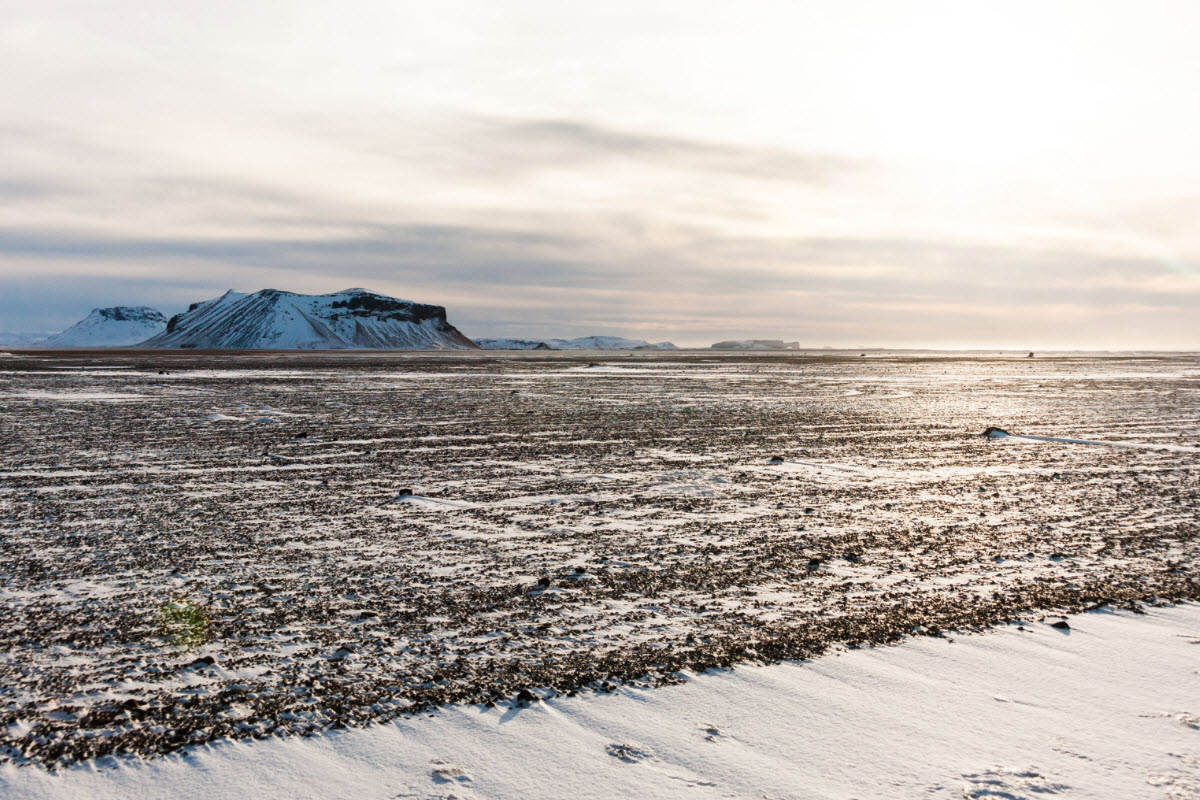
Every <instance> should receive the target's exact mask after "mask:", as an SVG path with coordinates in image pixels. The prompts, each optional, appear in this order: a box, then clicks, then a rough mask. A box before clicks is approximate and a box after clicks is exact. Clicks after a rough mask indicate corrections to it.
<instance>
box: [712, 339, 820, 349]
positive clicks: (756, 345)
mask: <svg viewBox="0 0 1200 800" xmlns="http://www.w3.org/2000/svg"><path fill="white" fill-rule="evenodd" d="M712 349H713V350H799V349H800V343H799V342H785V341H783V340H782V339H739V340H736V341H731V342H717V343H716V344H714V345H713V346H712Z"/></svg>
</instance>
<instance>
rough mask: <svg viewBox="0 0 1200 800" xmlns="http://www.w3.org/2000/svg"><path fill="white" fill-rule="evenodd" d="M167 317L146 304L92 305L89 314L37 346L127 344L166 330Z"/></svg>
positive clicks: (118, 345)
mask: <svg viewBox="0 0 1200 800" xmlns="http://www.w3.org/2000/svg"><path fill="white" fill-rule="evenodd" d="M166 327H167V318H166V317H164V316H163V315H162V312H160V311H158V310H157V309H153V308H148V307H147V306H116V307H114V308H93V309H92V313H90V314H88V315H87V317H85V318H84V319H82V320H80V321H79V322H76V323H75V324H74V325H72V326H71V327H69V328H67V329H66V330H65V331H63V332H62V333H57V334H55V335H54V336H50V337H48V338H47V339H45V340H44V341H42V342H39V343H38V346H39V347H129V346H130V345H135V344H137V343H138V342H141V341H144V340H145V339H148V338H149V337H151V336H155V335H157V334H160V333H162V332H163V331H164V330H166Z"/></svg>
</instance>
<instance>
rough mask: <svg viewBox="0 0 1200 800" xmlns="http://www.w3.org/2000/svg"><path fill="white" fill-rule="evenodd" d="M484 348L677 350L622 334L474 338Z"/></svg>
mask: <svg viewBox="0 0 1200 800" xmlns="http://www.w3.org/2000/svg"><path fill="white" fill-rule="evenodd" d="M475 342H476V343H477V344H478V345H479V346H480V347H482V348H483V349H484V350H677V349H679V348H677V347H676V346H675V345H673V344H671V343H670V342H658V343H656V344H651V343H650V342H647V341H645V340H643V339H626V338H625V337H623V336H581V337H579V338H578V339H476V340H475Z"/></svg>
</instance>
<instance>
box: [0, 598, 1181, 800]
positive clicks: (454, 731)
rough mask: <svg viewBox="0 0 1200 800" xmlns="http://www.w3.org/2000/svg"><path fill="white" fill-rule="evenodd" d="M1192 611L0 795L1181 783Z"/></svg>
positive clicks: (1004, 790)
mask: <svg viewBox="0 0 1200 800" xmlns="http://www.w3.org/2000/svg"><path fill="white" fill-rule="evenodd" d="M1197 631H1200V605H1195V604H1189V605H1180V606H1176V607H1172V608H1164V609H1153V610H1151V611H1150V612H1149V613H1148V614H1146V615H1144V616H1135V615H1133V614H1130V613H1125V612H1121V613H1115V612H1109V611H1101V612H1094V613H1089V614H1083V615H1078V616H1076V617H1073V618H1072V619H1071V632H1070V633H1071V635H1064V634H1063V633H1062V632H1060V631H1057V630H1054V629H1052V628H1050V627H1049V626H1045V625H1041V626H1038V625H1026V626H1024V629H1023V630H1022V629H1020V628H1018V627H1017V626H1015V625H1012V626H1007V627H1005V628H1002V629H1000V630H997V631H993V632H990V633H986V634H981V635H972V636H961V637H950V638H940V639H934V638H922V639H917V640H911V641H907V642H905V643H903V644H900V645H896V646H892V647H883V648H877V649H862V650H853V651H842V652H839V653H837V654H834V655H829V656H826V657H824V658H821V659H818V660H816V661H812V662H805V663H794V662H792V663H784V664H778V665H773V666H741V667H738V668H737V669H736V670H729V671H722V672H715V673H708V674H703V675H695V676H690V680H688V681H687V682H686V683H685V684H682V685H678V686H668V687H662V688H657V689H641V688H624V689H619V690H618V691H616V692H614V693H613V694H611V695H586V696H580V697H574V698H568V697H561V696H560V697H554V696H549V695H548V694H547V693H545V692H541V693H535V698H534V699H533V700H532V701H530V702H521V703H518V702H515V701H514V702H505V703H501V704H499V705H497V706H496V707H495V708H490V709H489V708H484V707H482V706H451V707H448V708H445V709H443V710H441V711H439V712H437V713H435V714H431V715H427V716H421V717H413V718H408V719H404V720H401V721H399V722H395V723H389V724H384V725H377V726H373V727H370V728H366V729H359V730H349V731H339V732H329V733H325V734H322V735H319V736H314V737H311V738H289V739H275V738H268V739H265V740H260V741H251V742H236V743H235V742H226V743H222V744H218V745H213V746H204V747H200V748H197V749H194V750H191V751H188V752H186V753H184V754H179V755H173V756H168V757H165V758H161V759H157V760H151V761H137V760H132V759H126V760H115V759H102V760H101V761H99V762H94V763H90V764H87V765H83V766H78V767H73V768H70V769H65V770H61V771H59V772H58V773H54V774H51V773H47V772H45V771H44V770H41V769H39V768H36V767H29V768H18V767H14V766H11V765H10V766H5V767H3V768H0V797H3V798H27V799H28V800H38V799H39V798H59V797H71V798H77V799H78V800H91V799H92V798H96V799H97V800H99V798H105V799H106V800H107V799H108V798H149V797H163V798H166V797H208V798H238V799H239V800H240V799H241V798H245V797H268V796H269V797H292V798H322V800H324V798H333V797H355V798H401V797H404V798H448V797H458V798H473V797H480V798H483V797H487V798H501V799H502V798H543V797H544V798H560V797H572V798H614V797H628V798H656V799H657V798H697V797H699V798H705V797H713V798H716V797H739V798H751V797H754V798H762V797H772V798H800V797H858V798H897V797H945V798H958V797H965V798H1031V799H1032V798H1042V799H1043V800H1044V799H1045V798H1052V797H1059V796H1061V797H1064V798H1067V797H1069V798H1105V799H1106V800H1108V799H1110V798H1117V797H1121V798H1194V797H1197V796H1200V778H1198V777H1197V776H1200V730H1198V726H1200V723H1197V721H1196V720H1197V717H1196V714H1197V713H1198V712H1200V675H1198V674H1197V669H1196V665H1197V658H1198V657H1200V654H1198V653H1196V652H1195V648H1194V647H1193V646H1192V641H1193V640H1194V639H1196V638H1197Z"/></svg>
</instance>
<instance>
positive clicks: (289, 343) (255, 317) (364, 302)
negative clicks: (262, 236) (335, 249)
mask: <svg viewBox="0 0 1200 800" xmlns="http://www.w3.org/2000/svg"><path fill="white" fill-rule="evenodd" d="M142 346H144V347H196V348H201V349H212V350H229V349H238V350H465V349H473V348H475V347H476V345H475V343H474V342H472V341H471V340H470V339H468V338H467V337H466V336H464V335H463V334H462V333H460V332H459V330H458V329H457V328H455V327H454V326H453V325H451V324H450V323H449V322H448V321H447V320H446V309H445V308H443V307H441V306H432V305H425V304H423V303H414V302H411V301H409V300H397V299H396V298H394V297H387V296H385V295H381V294H376V293H374V292H369V291H367V290H365V289H346V290H345V291H342V292H334V293H333V294H322V295H304V294H295V293H293V292H283V291H279V290H277V289H264V290H263V291H261V292H255V293H254V294H249V295H247V294H238V293H237V292H232V291H230V292H226V293H225V294H223V295H221V296H220V297H218V298H216V299H214V300H209V301H207V302H204V303H195V304H193V305H192V307H191V308H189V309H188V310H187V311H186V312H184V313H182V314H177V315H176V316H174V317H172V318H171V321H170V322H169V323H167V325H166V330H165V331H163V332H162V333H160V334H159V335H157V336H154V337H152V338H150V339H147V340H146V341H145V342H143V343H142Z"/></svg>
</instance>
